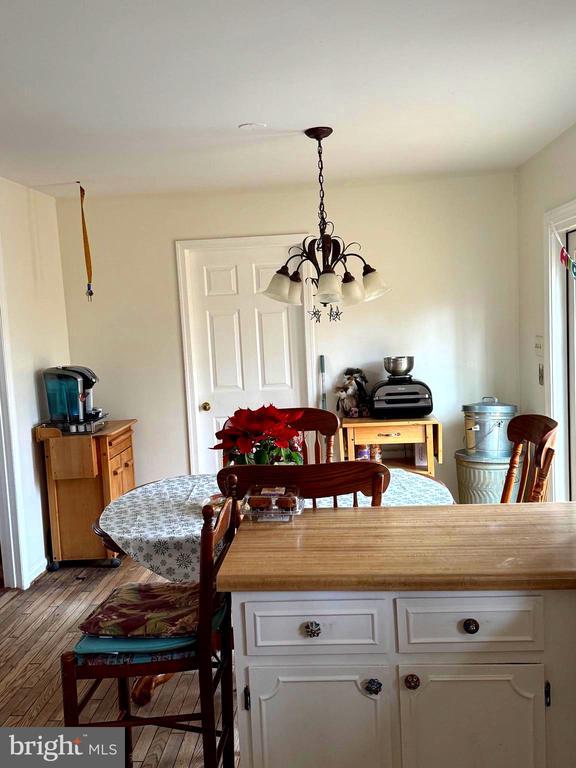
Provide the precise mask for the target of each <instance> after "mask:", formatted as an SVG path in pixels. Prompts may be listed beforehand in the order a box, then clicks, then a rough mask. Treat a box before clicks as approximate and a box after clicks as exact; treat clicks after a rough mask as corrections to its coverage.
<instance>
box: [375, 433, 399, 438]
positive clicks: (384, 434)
mask: <svg viewBox="0 0 576 768" xmlns="http://www.w3.org/2000/svg"><path fill="white" fill-rule="evenodd" d="M401 434H402V433H401V432H378V435H377V437H400V435H401Z"/></svg>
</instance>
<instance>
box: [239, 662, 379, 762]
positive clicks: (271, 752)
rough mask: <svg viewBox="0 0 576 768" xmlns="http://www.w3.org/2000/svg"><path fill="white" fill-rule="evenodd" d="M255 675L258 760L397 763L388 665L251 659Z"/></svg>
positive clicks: (251, 674)
mask: <svg viewBox="0 0 576 768" xmlns="http://www.w3.org/2000/svg"><path fill="white" fill-rule="evenodd" d="M248 675H249V684H250V692H251V699H252V709H251V711H252V713H253V714H252V722H251V726H252V728H251V731H252V732H251V736H252V744H253V762H252V766H253V768H295V766H298V768H318V766H322V765H326V766H330V768H353V767H355V766H357V767H358V768H360V766H361V767H362V768H391V765H392V764H391V752H390V687H391V686H390V684H389V682H388V681H389V678H390V671H389V669H388V668H387V667H385V666H377V665H373V666H369V665H359V664H346V665H338V666H300V665H298V666H286V667H259V666H251V667H250V668H249V670H248ZM369 681H370V682H369ZM370 685H373V686H374V685H375V686H376V687H375V688H372V689H371V688H370ZM378 685H380V686H381V690H379V691H378V693H370V692H369V691H370V690H374V691H376V689H377V688H378ZM367 689H368V690H367ZM242 761H244V756H242Z"/></svg>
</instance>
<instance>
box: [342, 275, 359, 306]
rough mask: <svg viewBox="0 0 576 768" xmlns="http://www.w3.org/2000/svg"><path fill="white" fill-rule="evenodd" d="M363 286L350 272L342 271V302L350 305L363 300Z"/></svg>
mask: <svg viewBox="0 0 576 768" xmlns="http://www.w3.org/2000/svg"><path fill="white" fill-rule="evenodd" d="M364 298H365V297H364V287H363V285H362V283H360V282H359V281H358V280H356V278H355V277H354V275H353V274H352V273H351V272H348V270H346V272H345V273H344V277H343V278H342V304H343V305H344V306H345V307H351V306H352V305H354V304H360V303H361V302H362V301H364Z"/></svg>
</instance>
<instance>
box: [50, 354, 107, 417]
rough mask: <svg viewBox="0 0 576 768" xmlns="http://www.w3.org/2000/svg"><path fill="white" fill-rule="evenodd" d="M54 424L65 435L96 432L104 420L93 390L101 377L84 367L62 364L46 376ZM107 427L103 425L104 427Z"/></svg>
mask: <svg viewBox="0 0 576 768" xmlns="http://www.w3.org/2000/svg"><path fill="white" fill-rule="evenodd" d="M43 376H44V385H45V387H46V397H47V399H48V410H49V411H50V423H51V424H53V425H54V426H56V427H58V429H61V430H62V431H63V432H93V431H94V427H95V426H96V423H97V422H98V423H99V425H100V422H101V421H102V416H103V414H102V409H101V408H94V403H93V397H92V388H93V386H94V384H96V382H97V381H98V376H96V374H95V373H94V371H93V370H91V369H90V368H86V367H85V366H82V365H59V366H57V367H55V368H46V370H45V371H44V373H43ZM102 426H103V425H102Z"/></svg>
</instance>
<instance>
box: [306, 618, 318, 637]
mask: <svg viewBox="0 0 576 768" xmlns="http://www.w3.org/2000/svg"><path fill="white" fill-rule="evenodd" d="M321 633H322V627H321V626H320V622H318V621H307V622H306V624H304V634H305V635H306V637H320V634H321Z"/></svg>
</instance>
